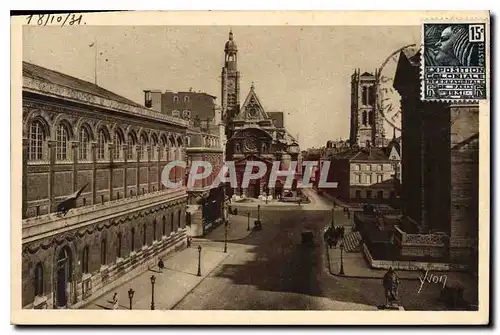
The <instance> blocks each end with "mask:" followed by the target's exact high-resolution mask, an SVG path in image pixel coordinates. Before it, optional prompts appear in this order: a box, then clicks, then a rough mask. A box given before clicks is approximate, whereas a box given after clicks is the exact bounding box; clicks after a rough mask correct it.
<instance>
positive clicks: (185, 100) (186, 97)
mask: <svg viewBox="0 0 500 335" xmlns="http://www.w3.org/2000/svg"><path fill="white" fill-rule="evenodd" d="M184 103H185V104H188V103H189V97H188V96H185V97H184Z"/></svg>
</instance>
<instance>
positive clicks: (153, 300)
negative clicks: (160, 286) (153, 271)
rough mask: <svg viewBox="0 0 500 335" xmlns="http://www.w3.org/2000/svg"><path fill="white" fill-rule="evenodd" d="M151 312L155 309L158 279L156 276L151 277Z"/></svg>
mask: <svg viewBox="0 0 500 335" xmlns="http://www.w3.org/2000/svg"><path fill="white" fill-rule="evenodd" d="M150 279H151V310H154V309H155V281H156V277H155V276H154V275H152V276H151V278H150Z"/></svg>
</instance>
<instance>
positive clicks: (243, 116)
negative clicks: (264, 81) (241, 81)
mask: <svg viewBox="0 0 500 335" xmlns="http://www.w3.org/2000/svg"><path fill="white" fill-rule="evenodd" d="M252 113H254V114H252ZM249 119H251V120H266V119H269V115H268V114H267V113H266V111H265V110H264V107H263V106H262V103H261V102H260V99H259V97H258V96H257V93H255V87H254V86H253V84H252V87H251V88H250V92H248V95H247V98H246V99H245V102H244V103H243V106H242V107H241V111H240V113H239V114H238V115H237V116H236V117H235V120H249Z"/></svg>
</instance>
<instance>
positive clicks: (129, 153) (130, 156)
mask: <svg viewBox="0 0 500 335" xmlns="http://www.w3.org/2000/svg"><path fill="white" fill-rule="evenodd" d="M127 144H128V151H127V159H134V151H135V139H134V136H133V135H132V134H129V135H128V139H127Z"/></svg>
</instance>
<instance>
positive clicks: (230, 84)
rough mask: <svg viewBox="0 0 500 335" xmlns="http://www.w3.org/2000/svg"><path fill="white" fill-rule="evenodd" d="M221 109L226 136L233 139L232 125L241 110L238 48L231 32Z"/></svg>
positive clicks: (225, 48)
mask: <svg viewBox="0 0 500 335" xmlns="http://www.w3.org/2000/svg"><path fill="white" fill-rule="evenodd" d="M221 77H222V78H221V82H222V92H221V105H222V106H221V107H222V118H223V120H224V122H225V123H226V135H227V137H228V138H230V137H231V131H230V129H231V123H232V120H233V118H234V117H235V116H236V115H238V113H239V109H240V72H239V71H238V47H237V46H236V43H235V42H234V39H233V31H232V30H231V31H230V32H229V40H228V41H227V42H226V45H225V47H224V67H223V68H222V76H221Z"/></svg>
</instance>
